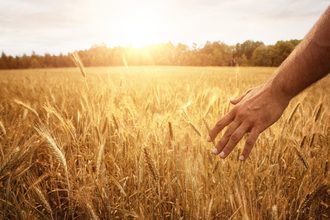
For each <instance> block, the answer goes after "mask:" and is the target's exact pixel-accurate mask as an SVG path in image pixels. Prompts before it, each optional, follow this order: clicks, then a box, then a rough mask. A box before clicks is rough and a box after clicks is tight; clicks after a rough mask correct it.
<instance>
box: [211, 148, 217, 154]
mask: <svg viewBox="0 0 330 220" xmlns="http://www.w3.org/2000/svg"><path fill="white" fill-rule="evenodd" d="M211 152H212V154H215V155H217V154H219V151H218V149H216V148H212V149H211Z"/></svg>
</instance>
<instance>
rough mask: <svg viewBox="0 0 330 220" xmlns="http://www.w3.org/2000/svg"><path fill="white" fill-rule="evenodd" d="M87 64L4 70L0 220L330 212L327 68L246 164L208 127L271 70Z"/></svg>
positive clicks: (0, 74) (322, 215) (321, 215)
mask: <svg viewBox="0 0 330 220" xmlns="http://www.w3.org/2000/svg"><path fill="white" fill-rule="evenodd" d="M85 71H86V78H84V77H83V76H82V75H81V73H80V71H79V69H77V68H67V69H36V70H11V71H9V70H8V71H5V70H4V71H0V218H1V219H134V218H137V219H308V218H311V219H315V218H318V219H329V217H330V192H329V191H330V185H329V184H330V177H329V159H330V148H329V147H330V96H329V94H330V86H329V84H330V78H329V76H328V77H327V78H325V79H323V80H322V81H320V82H318V83H317V84H315V85H313V86H312V87H311V88H308V89H307V90H306V91H304V92H303V93H301V94H300V95H299V96H297V97H296V98H295V99H294V100H292V102H291V103H290V105H289V107H288V108H287V109H286V111H285V112H284V114H283V116H282V117H281V118H280V120H279V121H278V122H277V123H276V124H274V125H273V126H272V127H271V128H269V129H267V130H266V131H265V132H264V133H263V134H262V135H261V136H260V137H259V139H258V141H257V144H256V146H255V147H254V149H253V151H252V153H251V155H250V158H249V159H248V160H247V161H246V162H240V161H239V160H238V156H239V152H240V150H241V148H242V143H243V142H241V143H240V144H239V146H238V147H236V148H235V150H234V151H233V153H232V154H231V155H230V156H229V157H228V158H227V159H225V160H221V159H220V158H219V157H217V156H214V155H212V154H211V153H210V149H211V148H212V144H210V143H207V142H206V140H205V136H206V134H207V127H208V126H210V127H211V126H213V125H214V123H215V122H216V121H217V119H219V117H221V116H222V115H224V114H225V113H226V112H228V111H229V109H230V108H231V105H230V104H229V99H230V98H231V97H234V96H236V95H238V94H241V93H243V92H244V91H245V90H246V89H248V88H250V87H253V86H256V85H258V84H260V83H262V82H264V81H265V80H266V79H267V78H268V77H269V76H270V75H271V74H272V72H273V71H274V68H252V67H245V68H234V67H233V68H230V67H153V66H149V67H99V68H87V69H86V70H85Z"/></svg>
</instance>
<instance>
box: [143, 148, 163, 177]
mask: <svg viewBox="0 0 330 220" xmlns="http://www.w3.org/2000/svg"><path fill="white" fill-rule="evenodd" d="M143 151H144V158H145V161H146V164H147V166H148V169H149V171H150V173H151V175H152V177H153V178H154V180H155V181H158V180H159V174H158V172H157V170H156V166H155V162H154V160H153V159H152V157H151V155H150V154H149V152H148V149H147V148H143Z"/></svg>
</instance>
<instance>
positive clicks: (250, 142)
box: [245, 139, 254, 148]
mask: <svg viewBox="0 0 330 220" xmlns="http://www.w3.org/2000/svg"><path fill="white" fill-rule="evenodd" d="M253 144H254V141H253V140H251V139H248V140H247V141H246V144H245V145H246V146H247V147H249V148H250V147H252V146H253Z"/></svg>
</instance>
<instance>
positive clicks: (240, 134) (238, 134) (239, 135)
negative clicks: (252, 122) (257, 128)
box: [220, 124, 250, 158]
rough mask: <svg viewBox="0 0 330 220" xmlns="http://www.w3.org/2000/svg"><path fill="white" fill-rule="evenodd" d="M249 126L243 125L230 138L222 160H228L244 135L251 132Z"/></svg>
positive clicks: (221, 154)
mask: <svg viewBox="0 0 330 220" xmlns="http://www.w3.org/2000/svg"><path fill="white" fill-rule="evenodd" d="M249 127H250V126H249V124H241V125H240V126H239V127H238V128H237V129H236V130H235V131H234V132H233V133H232V135H231V136H230V138H229V140H228V142H227V144H226V146H225V147H224V148H223V150H222V151H221V153H220V157H221V158H226V157H227V156H228V155H229V154H230V153H231V152H232V151H233V149H234V147H235V146H236V145H237V144H238V142H239V141H240V140H241V139H242V137H243V136H244V134H245V133H246V132H247V131H248V130H249Z"/></svg>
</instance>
